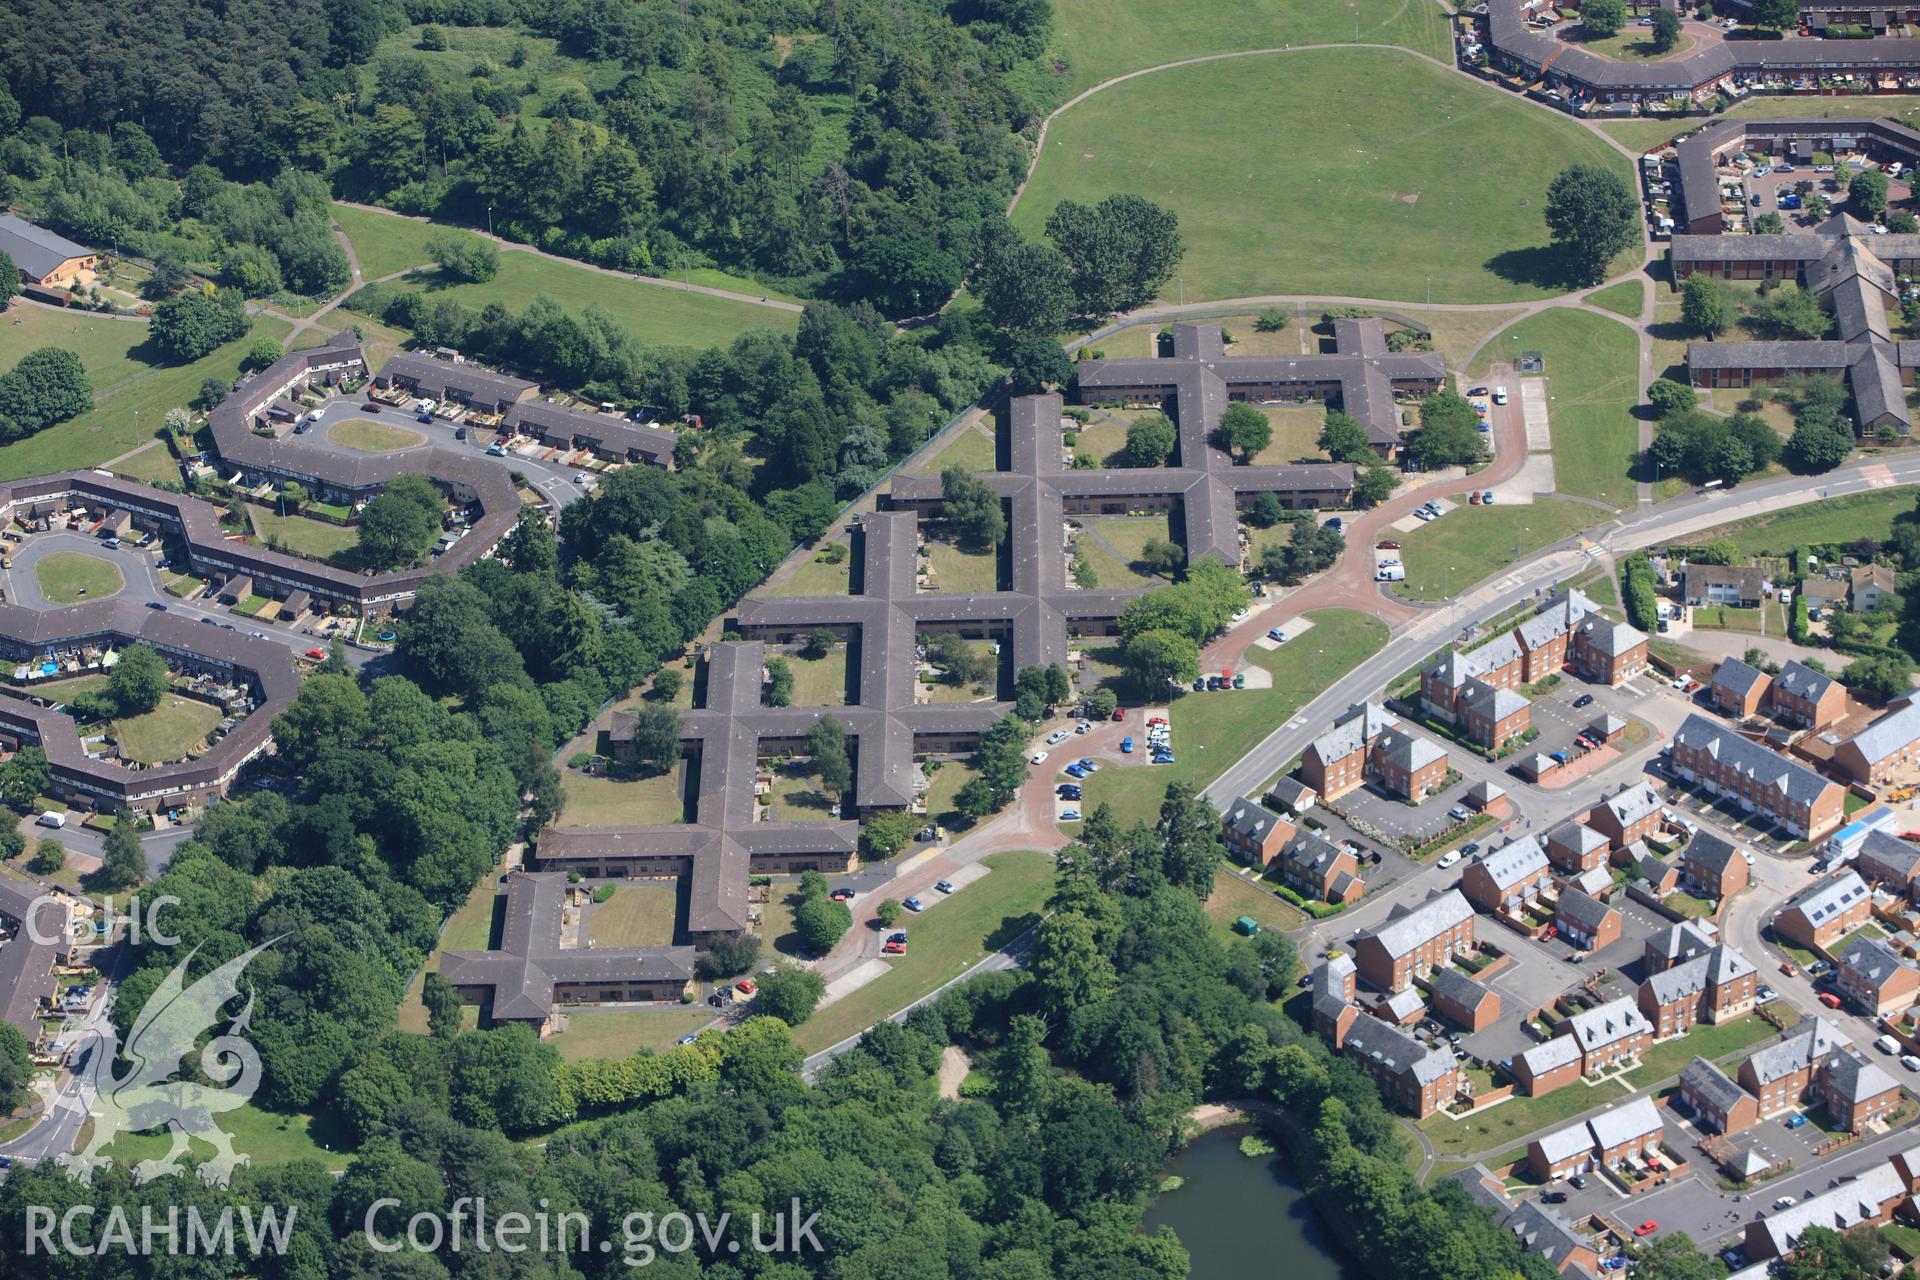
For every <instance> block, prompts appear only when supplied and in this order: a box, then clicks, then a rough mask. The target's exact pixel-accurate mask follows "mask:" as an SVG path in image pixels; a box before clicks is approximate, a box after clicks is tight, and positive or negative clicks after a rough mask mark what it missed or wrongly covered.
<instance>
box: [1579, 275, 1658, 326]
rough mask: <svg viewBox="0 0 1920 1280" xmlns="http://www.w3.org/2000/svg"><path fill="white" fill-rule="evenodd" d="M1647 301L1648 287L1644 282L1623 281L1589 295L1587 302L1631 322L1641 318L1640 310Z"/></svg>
mask: <svg viewBox="0 0 1920 1280" xmlns="http://www.w3.org/2000/svg"><path fill="white" fill-rule="evenodd" d="M1646 300H1647V285H1646V282H1645V281H1642V280H1622V281H1621V282H1620V283H1619V284H1610V285H1608V286H1607V287H1606V288H1604V289H1597V290H1595V291H1594V292H1592V293H1590V294H1588V295H1587V301H1588V302H1590V303H1592V304H1593V305H1594V306H1596V307H1604V308H1605V309H1606V310H1608V311H1611V312H1613V313H1614V314H1615V315H1621V316H1625V317H1626V318H1627V319H1629V320H1638V319H1639V318H1640V309H1641V307H1643V306H1644V305H1645V304H1646Z"/></svg>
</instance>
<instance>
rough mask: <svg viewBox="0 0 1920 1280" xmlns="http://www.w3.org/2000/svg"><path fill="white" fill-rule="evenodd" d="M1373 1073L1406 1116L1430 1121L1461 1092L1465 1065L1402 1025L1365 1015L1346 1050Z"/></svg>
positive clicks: (1383, 1093)
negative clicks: (1431, 1116)
mask: <svg viewBox="0 0 1920 1280" xmlns="http://www.w3.org/2000/svg"><path fill="white" fill-rule="evenodd" d="M1340 1051H1341V1053H1342V1054H1344V1055H1345V1056H1346V1058H1347V1060H1348V1061H1349V1062H1352V1063H1354V1064H1355V1065H1356V1066H1358V1067H1359V1068H1360V1069H1361V1070H1363V1071H1365V1072H1366V1073H1367V1074H1368V1075H1370V1076H1372V1077H1373V1079H1374V1083H1376V1084H1377V1085H1379V1087H1380V1093H1381V1096H1382V1097H1384V1098H1385V1099H1386V1100H1387V1102H1388V1103H1389V1105H1391V1106H1393V1107H1394V1108H1396V1109H1397V1110H1399V1111H1400V1112H1401V1113H1402V1114H1404V1115H1410V1116H1413V1117H1414V1118H1415V1119H1425V1118H1426V1117H1427V1116H1430V1115H1432V1114H1433V1113H1434V1112H1435V1111H1437V1110H1439V1108H1440V1107H1441V1106H1442V1105H1443V1104H1444V1103H1446V1102H1448V1101H1450V1100H1451V1099H1452V1098H1453V1097H1454V1095H1455V1094H1457V1093H1458V1092H1459V1090H1460V1079H1461V1077H1460V1064H1459V1063H1458V1062H1457V1061H1455V1060H1454V1056H1453V1054H1452V1053H1451V1052H1449V1051H1448V1050H1445V1049H1430V1048H1428V1047H1427V1046H1426V1045H1425V1044H1424V1043H1422V1042H1421V1041H1420V1040H1418V1039H1416V1038H1415V1037H1413V1036H1411V1035H1409V1034H1408V1033H1407V1032H1405V1031H1402V1030H1401V1029H1400V1028H1399V1027H1396V1026H1393V1025H1391V1024H1389V1023H1386V1022H1382V1021H1380V1020H1379V1019H1377V1018H1361V1019H1359V1020H1358V1021H1356V1022H1355V1023H1354V1024H1353V1027H1352V1029H1351V1030H1349V1031H1348V1032H1347V1037H1346V1043H1345V1045H1343V1046H1342V1048H1341V1050H1340Z"/></svg>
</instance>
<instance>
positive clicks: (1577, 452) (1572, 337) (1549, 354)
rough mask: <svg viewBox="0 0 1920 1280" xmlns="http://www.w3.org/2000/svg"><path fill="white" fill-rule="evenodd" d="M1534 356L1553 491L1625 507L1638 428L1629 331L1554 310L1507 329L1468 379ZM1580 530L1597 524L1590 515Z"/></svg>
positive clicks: (1636, 370) (1634, 354)
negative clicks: (1543, 391)
mask: <svg viewBox="0 0 1920 1280" xmlns="http://www.w3.org/2000/svg"><path fill="white" fill-rule="evenodd" d="M1532 350H1537V351H1540V352H1541V353H1542V354H1543V355H1544V356H1545V357H1546V362H1547V394H1548V395H1550V396H1552V397H1553V398H1552V400H1551V401H1550V402H1549V403H1548V406H1547V417H1548V422H1549V425H1550V426H1551V429H1552V432H1553V474H1554V488H1555V489H1556V490H1557V491H1558V492H1560V493H1565V494H1572V495H1575V496H1578V497H1582V498H1595V499H1598V500H1599V501H1601V502H1604V503H1606V504H1608V505H1609V506H1612V507H1627V506H1632V505H1633V503H1634V500H1635V490H1634V482H1633V479H1632V473H1633V467H1634V464H1635V462H1636V461H1637V459H1638V454H1639V448H1640V425H1639V423H1638V422H1637V421H1636V420H1635V419H1634V416H1633V409H1634V406H1635V405H1636V404H1638V403H1639V400H1640V387H1639V379H1640V347H1639V343H1638V341H1637V339H1635V337H1634V333H1633V330H1632V329H1630V328H1628V327H1627V326H1626V325H1623V324H1616V323H1615V322H1613V321H1611V320H1607V319H1605V318H1603V317H1601V316H1597V315H1594V314H1593V313H1592V312H1590V311H1576V310H1574V309H1573V308H1571V307H1554V308H1552V309H1550V310H1547V311H1543V312H1541V313H1540V314H1539V315H1536V316H1532V317H1530V318H1528V319H1526V320H1522V321H1521V322H1520V323H1518V324H1516V325H1514V326H1513V327H1512V328H1510V329H1507V330H1506V331H1504V332H1503V333H1501V334H1500V335H1499V336H1497V337H1495V338H1494V339H1493V340H1492V341H1491V342H1489V343H1488V344H1487V345H1486V347H1485V348H1483V349H1482V351H1481V355H1480V358H1479V359H1477V360H1475V361H1474V368H1473V376H1474V377H1475V378H1482V377H1485V376H1486V375H1487V373H1488V371H1489V370H1490V368H1491V366H1492V365H1493V362H1494V361H1496V360H1510V359H1512V358H1513V357H1514V356H1516V355H1518V354H1519V353H1520V352H1522V351H1532ZM1586 523H1588V524H1595V523H1597V521H1596V520H1595V519H1594V517H1593V515H1592V514H1591V513H1590V514H1589V516H1588V518H1587V521H1586Z"/></svg>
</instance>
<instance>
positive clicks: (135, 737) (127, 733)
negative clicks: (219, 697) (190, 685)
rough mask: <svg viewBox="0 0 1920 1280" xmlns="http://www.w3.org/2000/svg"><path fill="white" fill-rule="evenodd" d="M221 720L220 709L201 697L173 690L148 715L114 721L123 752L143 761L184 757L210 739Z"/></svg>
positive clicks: (116, 734)
mask: <svg viewBox="0 0 1920 1280" xmlns="http://www.w3.org/2000/svg"><path fill="white" fill-rule="evenodd" d="M219 723H220V709H219V708H218V707H216V706H214V705H213V704H212V703H211V702H202V701H200V700H199V699H198V698H183V697H181V696H180V695H179V694H177V693H169V694H167V695H165V696H164V697H162V698H161V699H160V705H159V706H157V707H155V708H154V709H153V710H151V711H149V712H146V713H145V714H144V715H137V716H132V717H129V718H126V719H121V720H115V721H114V722H113V736H114V738H115V740H117V741H118V742H119V744H120V754H121V755H123V756H125V757H126V758H127V759H129V760H135V761H138V762H139V763H141V764H160V763H162V762H164V761H168V760H178V759H181V758H182V757H184V756H185V755H186V754H187V753H188V752H189V751H191V750H192V749H193V748H194V747H197V746H199V745H200V744H201V743H203V742H205V741H206V740H207V735H208V734H209V733H211V732H212V731H213V726H215V725H216V724H219Z"/></svg>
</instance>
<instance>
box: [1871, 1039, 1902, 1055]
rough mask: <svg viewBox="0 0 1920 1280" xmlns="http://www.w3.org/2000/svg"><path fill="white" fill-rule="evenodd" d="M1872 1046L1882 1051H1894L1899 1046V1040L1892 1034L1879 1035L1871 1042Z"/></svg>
mask: <svg viewBox="0 0 1920 1280" xmlns="http://www.w3.org/2000/svg"><path fill="white" fill-rule="evenodd" d="M1873 1047H1874V1048H1876V1049H1878V1050H1879V1051H1880V1052H1882V1053H1894V1052H1897V1051H1898V1050H1899V1048H1900V1042H1899V1041H1898V1040H1895V1039H1894V1038H1893V1037H1892V1036H1881V1037H1880V1038H1879V1039H1878V1040H1875V1041H1874V1042H1873Z"/></svg>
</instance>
